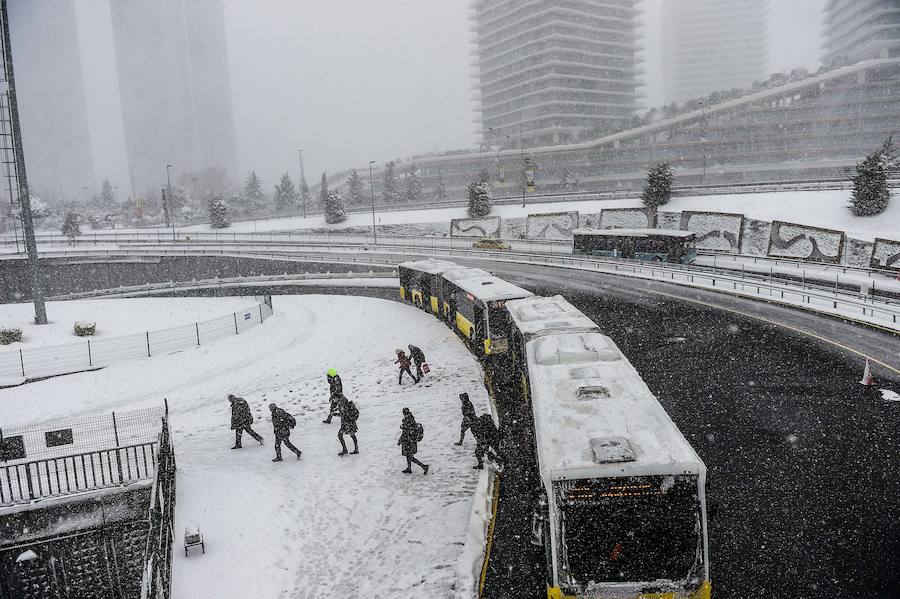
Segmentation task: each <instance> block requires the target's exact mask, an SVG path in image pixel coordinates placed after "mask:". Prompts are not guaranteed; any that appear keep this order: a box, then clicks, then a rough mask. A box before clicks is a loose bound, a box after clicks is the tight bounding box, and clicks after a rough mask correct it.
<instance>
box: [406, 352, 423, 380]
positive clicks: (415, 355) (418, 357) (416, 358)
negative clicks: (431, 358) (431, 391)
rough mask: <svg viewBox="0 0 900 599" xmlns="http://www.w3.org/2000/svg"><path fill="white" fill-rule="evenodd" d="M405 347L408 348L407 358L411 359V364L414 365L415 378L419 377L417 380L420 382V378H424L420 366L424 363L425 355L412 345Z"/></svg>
mask: <svg viewBox="0 0 900 599" xmlns="http://www.w3.org/2000/svg"><path fill="white" fill-rule="evenodd" d="M407 347H408V348H409V357H410V358H411V359H412V361H413V363H414V364H415V365H416V376H417V377H419V379H420V380H421V379H422V377H423V376H425V375H424V374H423V373H422V364H424V363H425V353H424V352H423V351H422V350H421V349H419V348H418V347H416V346H415V345H413V344H412V343H410V344H409V345H407Z"/></svg>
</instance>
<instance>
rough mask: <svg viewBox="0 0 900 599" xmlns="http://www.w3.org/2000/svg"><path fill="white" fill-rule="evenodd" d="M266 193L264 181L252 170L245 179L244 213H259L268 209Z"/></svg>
mask: <svg viewBox="0 0 900 599" xmlns="http://www.w3.org/2000/svg"><path fill="white" fill-rule="evenodd" d="M266 203H267V202H266V194H265V193H264V192H263V186H262V181H260V179H259V177H257V176H256V171H250V174H249V175H247V180H246V181H244V205H243V206H242V208H243V210H242V211H243V212H244V214H259V213H260V212H262V211H263V210H265V209H266Z"/></svg>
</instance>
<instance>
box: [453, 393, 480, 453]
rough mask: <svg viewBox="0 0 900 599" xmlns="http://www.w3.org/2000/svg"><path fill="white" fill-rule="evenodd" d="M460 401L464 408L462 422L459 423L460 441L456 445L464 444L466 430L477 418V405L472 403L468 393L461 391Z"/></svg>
mask: <svg viewBox="0 0 900 599" xmlns="http://www.w3.org/2000/svg"><path fill="white" fill-rule="evenodd" d="M459 402H460V407H461V408H462V423H461V424H460V425H459V441H457V442H456V445H462V444H463V437H465V436H466V430H468V429H469V428H471V427H472V423H473V422H475V419H476V418H477V416H476V415H475V406H473V405H472V401H471V400H470V399H469V394H468V393H460V394H459Z"/></svg>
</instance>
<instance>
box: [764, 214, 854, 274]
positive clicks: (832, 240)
mask: <svg viewBox="0 0 900 599" xmlns="http://www.w3.org/2000/svg"><path fill="white" fill-rule="evenodd" d="M843 247H844V232H843V231H835V230H832V229H821V228H819V227H810V226H807V225H798V224H795V223H786V222H782V221H780V220H774V221H772V228H771V232H770V233H769V251H768V255H769V256H771V257H773V258H793V259H795V260H807V261H809V262H829V263H833V264H839V263H840V262H841V251H842V250H843Z"/></svg>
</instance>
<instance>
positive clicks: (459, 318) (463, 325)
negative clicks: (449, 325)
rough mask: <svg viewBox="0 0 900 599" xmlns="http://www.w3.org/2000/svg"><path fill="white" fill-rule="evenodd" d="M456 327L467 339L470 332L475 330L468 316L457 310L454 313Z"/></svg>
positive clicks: (470, 336)
mask: <svg viewBox="0 0 900 599" xmlns="http://www.w3.org/2000/svg"><path fill="white" fill-rule="evenodd" d="M456 328H457V329H458V330H459V332H460V333H462V334H463V336H465V337H466V338H467V339H471V338H472V334H473V332H474V331H475V325H474V324H472V321H470V320H469V319H468V318H466V317H465V316H463V315H462V314H460V313H459V312H457V313H456Z"/></svg>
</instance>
